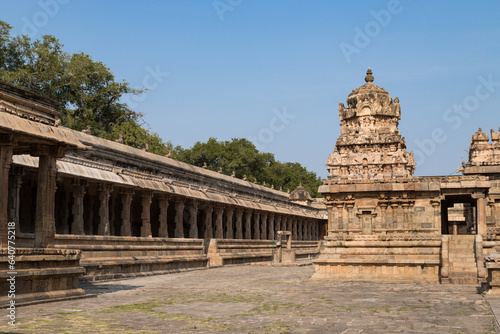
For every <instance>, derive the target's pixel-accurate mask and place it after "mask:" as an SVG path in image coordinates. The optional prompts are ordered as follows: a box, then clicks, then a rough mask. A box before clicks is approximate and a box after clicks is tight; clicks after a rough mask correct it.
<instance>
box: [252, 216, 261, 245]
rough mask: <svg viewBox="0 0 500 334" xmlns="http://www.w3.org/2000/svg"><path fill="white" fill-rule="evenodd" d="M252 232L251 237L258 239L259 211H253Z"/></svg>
mask: <svg viewBox="0 0 500 334" xmlns="http://www.w3.org/2000/svg"><path fill="white" fill-rule="evenodd" d="M253 227H254V233H253V238H254V239H260V213H259V212H255V214H254V223H253Z"/></svg>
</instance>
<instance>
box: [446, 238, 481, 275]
mask: <svg viewBox="0 0 500 334" xmlns="http://www.w3.org/2000/svg"><path fill="white" fill-rule="evenodd" d="M474 241H475V236H473V235H453V236H450V238H449V247H448V258H449V263H450V271H449V276H448V277H449V278H448V282H449V283H451V284H477V282H478V279H477V265H476V255H475V249H474Z"/></svg>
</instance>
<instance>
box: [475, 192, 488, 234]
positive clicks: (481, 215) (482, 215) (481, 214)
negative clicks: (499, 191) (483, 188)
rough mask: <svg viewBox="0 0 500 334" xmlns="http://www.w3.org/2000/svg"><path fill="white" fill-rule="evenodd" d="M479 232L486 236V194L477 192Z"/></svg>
mask: <svg viewBox="0 0 500 334" xmlns="http://www.w3.org/2000/svg"><path fill="white" fill-rule="evenodd" d="M475 197H476V198H477V204H476V205H477V234H479V235H480V236H482V237H485V236H486V232H487V229H486V196H485V195H484V193H477V194H476V195H475Z"/></svg>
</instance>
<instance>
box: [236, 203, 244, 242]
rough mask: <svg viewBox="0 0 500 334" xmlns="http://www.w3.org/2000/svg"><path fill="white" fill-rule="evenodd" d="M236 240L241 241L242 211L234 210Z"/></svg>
mask: <svg viewBox="0 0 500 334" xmlns="http://www.w3.org/2000/svg"><path fill="white" fill-rule="evenodd" d="M235 238H236V239H243V210H242V209H240V208H237V209H236V235H235Z"/></svg>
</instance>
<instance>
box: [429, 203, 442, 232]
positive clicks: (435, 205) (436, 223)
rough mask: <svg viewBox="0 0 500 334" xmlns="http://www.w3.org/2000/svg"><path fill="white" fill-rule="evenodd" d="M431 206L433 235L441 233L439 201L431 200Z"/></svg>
mask: <svg viewBox="0 0 500 334" xmlns="http://www.w3.org/2000/svg"><path fill="white" fill-rule="evenodd" d="M431 205H432V207H433V209H434V221H433V222H432V223H433V226H432V227H433V229H434V233H439V234H440V233H441V224H440V223H441V214H440V212H439V207H440V206H441V201H440V200H439V199H433V200H431Z"/></svg>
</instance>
